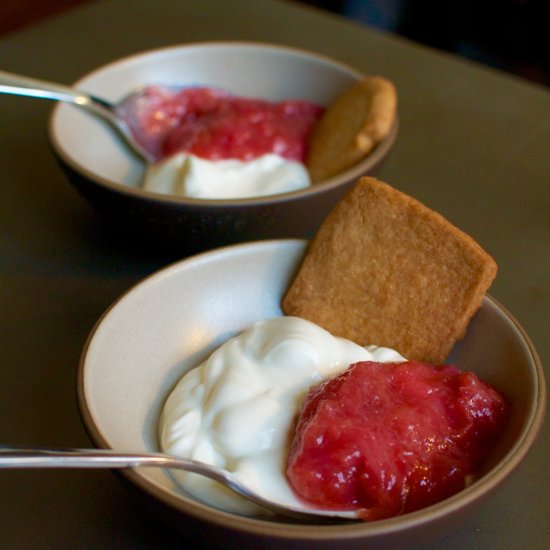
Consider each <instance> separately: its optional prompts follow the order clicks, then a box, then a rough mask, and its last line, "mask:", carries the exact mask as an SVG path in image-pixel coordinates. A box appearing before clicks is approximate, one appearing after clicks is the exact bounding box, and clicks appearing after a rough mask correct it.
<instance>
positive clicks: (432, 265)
mask: <svg viewBox="0 0 550 550" xmlns="http://www.w3.org/2000/svg"><path fill="white" fill-rule="evenodd" d="M496 271H497V266H496V263H495V262H494V260H493V259H492V258H491V257H490V256H489V255H488V254H487V253H486V252H485V251H484V250H483V249H482V248H481V247H480V246H479V245H478V244H477V243H476V242H475V241H474V240H473V239H472V238H471V237H469V236H468V235H466V234H465V233H463V232H462V231H460V230H459V229H457V228H456V227H454V226H453V225H452V224H451V223H449V222H448V221H447V220H445V219H444V218H443V217H442V216H441V215H439V214H438V213H436V212H434V211H433V210H430V209H429V208H428V207H426V206H424V205H423V204H421V203H420V202H418V201H417V200H415V199H413V198H412V197H409V196H408V195H405V194H404V193H402V192H400V191H398V190H396V189H394V188H393V187H390V186H389V185H387V184H385V183H383V182H381V181H378V180H376V179H374V178H361V179H360V180H359V181H358V182H357V184H356V185H355V186H354V187H353V189H352V190H351V191H350V192H349V193H348V194H347V195H346V196H345V197H344V198H343V199H342V201H340V203H339V204H338V205H337V206H336V207H335V208H334V210H333V211H332V212H331V213H330V214H329V216H328V217H327V218H326V220H325V221H324V223H323V224H322V226H321V228H320V229H319V231H318V233H317V235H316V236H315V238H314V239H313V241H312V242H311V244H310V246H309V249H308V250H307V253H306V256H305V258H304V261H303V264H302V266H301V267H300V270H299V272H298V274H297V276H296V278H295V280H294V282H293V283H292V285H291V287H290V288H289V290H288V292H287V294H286V296H285V297H284V299H283V304H282V305H283V310H284V312H285V313H286V314H287V315H296V316H298V317H303V318H305V319H309V320H311V321H313V322H315V323H317V324H318V325H320V326H322V327H324V328H326V329H327V330H329V331H330V332H332V333H333V334H334V335H337V336H343V337H345V338H349V339H350V340H353V341H355V342H357V343H358V344H362V345H368V344H376V345H380V346H387V347H391V348H394V349H396V350H397V351H399V352H400V353H401V354H402V355H404V356H405V357H407V358H409V359H417V360H420V361H426V362H430V363H436V364H437V363H441V362H443V361H444V360H445V358H446V357H447V355H448V353H449V351H450V350H451V348H452V346H453V345H454V343H455V342H456V341H457V340H458V339H460V338H462V336H463V335H464V333H465V331H466V327H467V325H468V323H469V321H470V319H471V317H472V316H473V315H474V313H475V312H476V311H477V309H478V308H479V307H480V305H481V302H482V300H483V296H484V295H485V293H486V291H487V289H488V288H489V287H490V285H491V283H492V281H493V279H494V277H495V275H496Z"/></svg>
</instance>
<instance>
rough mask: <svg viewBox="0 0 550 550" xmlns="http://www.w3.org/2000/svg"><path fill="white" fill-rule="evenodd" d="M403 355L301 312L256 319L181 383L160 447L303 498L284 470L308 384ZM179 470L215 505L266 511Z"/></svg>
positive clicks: (273, 492) (280, 495)
mask: <svg viewBox="0 0 550 550" xmlns="http://www.w3.org/2000/svg"><path fill="white" fill-rule="evenodd" d="M403 360H404V358H403V357H402V356H401V355H399V354H398V353H397V352H396V351H393V350H390V349H388V348H380V347H376V346H368V347H367V348H364V347H361V346H359V345H357V344H354V343H353V342H351V341H349V340H345V339H343V338H337V337H334V336H332V335H331V334H330V333H329V332H327V331H326V330H324V329H322V328H321V327H319V326H317V325H315V324H313V323H311V322H309V321H305V320H303V319H300V318H297V317H278V318H275V319H271V320H267V321H262V322H259V323H256V324H255V325H253V326H251V327H250V328H248V329H247V330H245V331H244V332H243V333H241V334H240V335H239V336H236V337H234V338H232V339H230V340H228V341H227V342H226V343H225V344H223V345H222V346H221V347H220V348H218V349H217V350H216V351H215V352H214V353H213V354H212V355H211V356H210V357H209V358H208V359H207V360H206V361H205V362H204V363H202V364H201V365H199V366H198V367H196V368H194V369H192V370H191V371H189V372H188V373H187V374H186V375H185V376H184V377H183V378H182V379H181V380H180V382H179V383H178V384H177V385H176V387H175V388H174V390H173V391H172V393H171V394H170V396H169V397H168V399H167V401H166V403H165V406H164V410H163V412H162V416H161V420H160V442H161V447H162V450H163V451H165V452H167V453H172V454H175V455H182V456H186V457H190V458H194V459H196V460H201V461H203V462H208V463H210V464H215V465H217V466H221V467H223V468H225V469H227V470H230V471H233V472H235V473H236V475H237V476H239V477H240V478H241V479H243V480H245V482H246V484H247V485H248V486H249V487H251V488H253V489H254V490H256V491H257V492H258V493H260V494H263V495H265V496H268V497H274V498H276V499H277V500H282V501H286V502H289V503H295V504H298V503H299V501H298V499H297V498H296V497H295V496H294V493H293V492H292V489H291V488H290V486H289V484H288V482H287V479H286V475H285V469H286V460H287V454H288V449H289V445H290V442H291V439H292V436H293V430H294V423H295V420H296V417H297V415H298V413H299V410H300V407H301V403H302V401H303V398H304V397H305V394H306V392H307V389H308V388H309V387H310V386H311V385H314V384H317V383H319V382H321V381H322V380H324V379H326V378H328V377H330V376H333V375H334V374H336V373H338V372H341V371H342V370H344V369H346V368H347V367H348V366H349V365H350V364H351V363H355V362H357V361H379V362H394V361H395V362H398V361H403ZM174 475H175V476H176V478H177V480H178V482H179V483H181V485H182V486H183V487H184V488H185V489H186V490H187V491H188V492H189V493H191V494H192V495H193V496H195V497H196V498H197V499H199V500H201V501H203V502H206V503H208V504H210V505H213V506H216V507H219V508H222V509H225V510H228V511H232V512H237V513H244V514H254V513H258V512H259V511H260V510H259V508H258V507H256V506H255V505H253V504H251V503H249V502H248V501H245V500H244V499H243V498H241V497H239V496H238V495H236V494H234V493H233V492H231V491H229V490H228V489H226V488H225V487H223V486H221V485H220V484H218V483H215V482H213V481H211V480H209V479H207V478H204V477H200V476H197V475H195V474H188V473H185V472H174Z"/></svg>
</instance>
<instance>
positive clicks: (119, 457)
mask: <svg viewBox="0 0 550 550" xmlns="http://www.w3.org/2000/svg"><path fill="white" fill-rule="evenodd" d="M137 466H158V467H168V468H179V469H184V470H189V471H193V470H196V469H198V468H199V467H200V469H201V471H202V467H203V465H202V464H200V465H199V463H196V462H195V461H193V460H189V459H185V458H182V457H172V456H170V455H164V454H160V453H119V452H116V451H111V450H108V449H39V448H38V449H35V448H19V447H5V446H2V447H0V468H135V467H137Z"/></svg>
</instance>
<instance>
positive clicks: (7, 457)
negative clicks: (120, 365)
mask: <svg viewBox="0 0 550 550" xmlns="http://www.w3.org/2000/svg"><path fill="white" fill-rule="evenodd" d="M138 467H156V468H167V469H177V470H185V471H186V472H192V473H195V474H199V475H201V476H205V477H208V478H210V479H212V480H214V481H217V482H218V483H221V484H223V485H225V486H226V487H228V488H229V489H231V490H232V491H234V492H235V493H237V494H239V495H241V496H242V497H244V498H246V499H247V500H250V501H251V502H253V503H254V504H256V505H258V506H260V507H261V508H263V509H265V510H269V511H270V512H273V513H275V514H278V515H281V516H285V517H289V518H294V519H302V520H303V519H305V520H308V521H315V519H316V517H320V518H322V517H325V518H342V519H349V520H354V519H358V518H357V514H356V512H354V511H345V510H320V509H315V508H311V507H308V506H306V505H304V506H303V507H301V506H300V507H299V506H296V505H295V504H289V503H285V502H280V501H279V502H278V501H275V500H273V499H271V498H270V497H269V496H267V495H261V494H259V493H257V492H255V491H253V490H251V489H250V488H249V487H248V486H247V484H246V481H245V480H243V479H242V478H240V477H239V476H237V475H236V474H234V473H232V472H229V471H228V470H225V469H223V468H217V467H216V466H212V465H210V464H206V463H204V462H199V461H197V460H192V459H190V458H185V457H181V456H174V455H169V454H162V453H121V452H118V451H114V450H110V449H48V448H19V447H6V446H0V469H7V468H112V469H117V468H138Z"/></svg>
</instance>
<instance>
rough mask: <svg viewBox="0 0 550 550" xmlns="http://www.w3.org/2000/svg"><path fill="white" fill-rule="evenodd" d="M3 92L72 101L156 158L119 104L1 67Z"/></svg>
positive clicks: (140, 151) (140, 153) (143, 156)
mask: <svg viewBox="0 0 550 550" xmlns="http://www.w3.org/2000/svg"><path fill="white" fill-rule="evenodd" d="M0 93H3V94H13V95H22V96H28V97H36V98H41V99H52V100H55V101H65V102H67V103H72V104H73V105H76V106H77V107H80V108H81V109H83V110H85V111H87V112H89V113H91V114H93V115H95V116H98V117H100V118H101V119H102V120H103V121H105V122H107V123H108V124H110V125H111V127H112V128H114V129H115V130H116V131H117V133H118V134H119V136H121V137H122V138H123V139H124V141H125V142H126V144H127V145H128V146H129V147H130V149H131V150H132V151H133V152H134V153H136V154H137V156H138V157H139V158H140V159H141V160H142V161H144V162H146V163H152V162H153V161H154V160H155V159H154V157H153V155H151V154H150V153H149V152H148V151H147V150H145V149H144V148H143V147H142V146H141V145H140V144H139V143H138V142H137V141H136V140H135V139H134V137H133V135H132V132H131V130H130V127H129V126H128V123H127V122H126V121H125V120H124V119H123V118H122V117H121V116H119V115H118V114H117V109H118V105H114V104H112V103H109V102H108V101H106V100H104V99H101V98H98V97H96V96H93V95H91V94H88V93H86V92H82V91H80V90H75V89H73V88H70V87H68V86H64V85H62V84H55V83H53V82H47V81H44V80H37V79H35V78H29V77H26V76H20V75H17V74H13V73H8V72H5V71H0ZM136 93H139V92H136ZM126 101H128V97H126V98H124V99H123V100H122V102H126Z"/></svg>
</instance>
